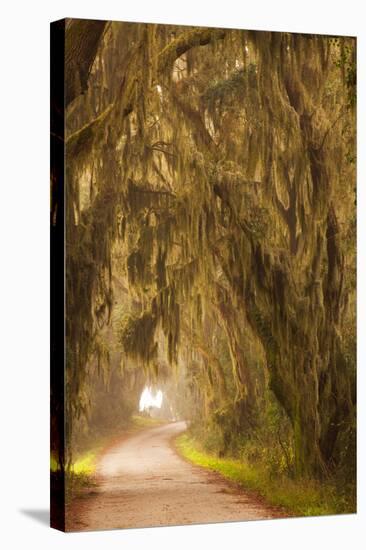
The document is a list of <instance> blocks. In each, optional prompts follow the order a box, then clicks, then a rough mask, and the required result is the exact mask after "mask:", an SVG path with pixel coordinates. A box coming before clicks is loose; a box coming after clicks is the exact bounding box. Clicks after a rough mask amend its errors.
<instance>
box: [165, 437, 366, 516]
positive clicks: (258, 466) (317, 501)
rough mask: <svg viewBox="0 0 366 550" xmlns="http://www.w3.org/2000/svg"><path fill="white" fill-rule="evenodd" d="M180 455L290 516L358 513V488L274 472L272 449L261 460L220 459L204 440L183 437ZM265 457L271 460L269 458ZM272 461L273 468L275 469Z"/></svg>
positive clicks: (179, 442)
mask: <svg viewBox="0 0 366 550" xmlns="http://www.w3.org/2000/svg"><path fill="white" fill-rule="evenodd" d="M175 446H176V449H177V450H178V452H179V453H180V454H181V455H182V456H183V457H184V458H185V459H187V460H189V461H190V462H192V463H193V464H196V465H198V466H202V467H204V468H207V469H208V470H212V471H214V472H218V473H219V474H221V475H222V476H223V477H224V478H226V479H228V480H230V481H234V482H235V483H237V484H238V485H240V486H241V487H242V488H243V489H245V490H247V491H248V490H249V491H253V492H254V493H255V494H257V495H259V496H260V497H263V498H264V500H265V501H266V502H267V503H268V504H270V505H272V506H275V507H279V508H280V509H282V510H283V512H284V515H289V516H292V515H294V516H321V515H331V514H342V513H343V514H345V513H354V512H356V504H355V496H356V495H355V486H354V485H353V484H350V485H349V486H346V487H344V485H343V486H342V488H341V489H340V488H339V487H338V486H337V484H336V482H335V481H334V480H333V481H330V480H329V481H328V482H327V481H324V480H323V481H321V482H320V481H317V480H315V479H296V478H294V477H290V476H289V475H288V473H287V474H286V473H285V472H282V473H281V474H279V473H278V470H274V469H273V459H274V457H273V456H272V457H271V456H270V455H271V450H269V449H267V452H266V453H265V452H264V449H263V458H262V459H261V460H255V461H254V460H249V459H248V458H245V457H243V456H242V457H241V459H238V458H230V457H225V458H223V457H219V456H218V455H217V454H215V453H213V452H209V451H207V448H206V449H205V447H204V444H202V441H201V442H200V441H199V440H198V439H196V438H194V437H192V435H191V434H189V433H188V434H183V435H181V436H179V437H178V438H177V439H176V441H175ZM265 455H267V458H266V459H265ZM271 458H272V467H271Z"/></svg>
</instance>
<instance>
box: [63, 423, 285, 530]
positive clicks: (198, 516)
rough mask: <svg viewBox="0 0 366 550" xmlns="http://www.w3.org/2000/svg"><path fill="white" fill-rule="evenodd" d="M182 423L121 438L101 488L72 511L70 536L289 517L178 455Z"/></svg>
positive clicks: (100, 468) (101, 470) (99, 474)
mask: <svg viewBox="0 0 366 550" xmlns="http://www.w3.org/2000/svg"><path fill="white" fill-rule="evenodd" d="M185 430H186V424H185V422H176V423H171V424H166V425H162V426H157V427H153V428H149V429H143V430H140V431H139V432H138V433H135V434H132V435H129V436H128V437H127V438H126V437H124V438H121V439H120V441H116V442H115V443H114V444H113V445H112V446H110V447H109V448H108V449H107V450H106V451H105V452H104V453H102V454H101V456H100V459H99V460H98V462H97V466H96V474H95V480H94V481H95V483H94V484H93V485H92V486H89V487H84V488H83V490H82V491H81V492H80V493H79V495H78V497H77V498H75V499H73V500H72V501H71V502H70V503H69V505H68V506H67V513H66V530H67V531H89V530H98V529H120V528H133V527H153V526H159V525H160V526H162V525H179V524H185V525H186V524H194V523H215V522H227V521H244V520H258V519H268V518H278V517H284V514H283V512H281V511H279V510H278V509H276V508H274V507H271V506H269V505H267V504H266V503H264V501H262V500H261V499H260V498H259V497H256V496H254V495H253V494H252V493H248V492H246V491H245V490H243V489H241V488H240V487H239V486H238V485H237V484H235V483H232V482H230V481H228V480H225V479H224V478H223V477H222V476H221V475H220V474H218V473H216V472H213V471H210V470H207V469H204V468H201V467H199V466H195V465H193V464H191V463H189V462H187V461H186V460H184V459H182V458H181V457H180V456H178V454H177V453H176V451H175V449H174V447H173V445H172V440H173V438H176V437H177V436H178V435H179V434H181V433H183V432H184V431H185Z"/></svg>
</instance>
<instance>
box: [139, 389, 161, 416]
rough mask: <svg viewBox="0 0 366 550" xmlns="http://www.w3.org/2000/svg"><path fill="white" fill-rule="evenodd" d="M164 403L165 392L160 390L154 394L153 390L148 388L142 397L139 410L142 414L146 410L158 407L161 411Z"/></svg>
mask: <svg viewBox="0 0 366 550" xmlns="http://www.w3.org/2000/svg"><path fill="white" fill-rule="evenodd" d="M162 402H163V392H162V391H161V390H158V391H157V392H154V393H153V392H152V391H151V388H148V387H147V386H146V387H145V388H144V391H143V392H142V394H141V397H140V405H139V410H140V412H141V411H144V410H145V409H149V408H150V407H156V408H158V409H160V408H161V404H162Z"/></svg>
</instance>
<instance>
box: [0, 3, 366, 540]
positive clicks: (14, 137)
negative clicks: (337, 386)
mask: <svg viewBox="0 0 366 550" xmlns="http://www.w3.org/2000/svg"><path fill="white" fill-rule="evenodd" d="M362 4H363V2H362V1H360V2H356V1H350V0H348V1H346V0H343V1H342V2H340V1H338V0H329V1H324V0H323V1H321V0H316V1H313V0H292V1H281V0H273V1H272V2H271V1H267V2H265V1H260V0H254V1H252V2H248V1H247V2H246V1H245V0H241V1H237V2H235V1H234V0H224V1H222V2H213V1H212V0H211V1H210V0H201V1H199V0H183V1H180V2H177V1H175V2H174V1H173V0H170V1H167V2H163V1H157V0H150V2H149V1H147V0H146V1H140V0H129V1H126V2H121V1H118V0H115V1H110V0H88V1H85V2H82V1H81V0H80V1H76V0H74V1H69V0H62V1H60V2H46V1H43V2H42V1H28V2H27V1H24V2H20V1H16V0H11V3H10V4H8V3H5V2H4V3H3V4H2V8H1V27H0V40H1V45H0V52H1V66H0V76H1V80H0V94H1V101H0V139H1V149H0V155H1V156H0V158H1V162H0V169H1V179H0V193H1V198H0V224H1V227H0V239H1V242H0V266H1V267H0V278H1V282H0V325H1V329H0V342H1V343H0V365H1V376H0V381H1V385H0V407H1V410H0V422H1V429H0V507H1V510H0V544H1V546H2V548H5V549H6V550H7V549H12V548H19V549H23V548H28V547H36V548H38V549H45V548H53V549H58V548H70V549H73V548H78V549H84V548H85V549H88V550H92V549H93V548H100V547H101V546H102V548H103V549H106V550H107V549H109V548H120V547H122V546H123V547H124V548H153V549H155V548H162V549H164V548H172V547H174V549H175V548H178V549H179V548H189V549H191V548H192V549H196V548H197V549H200V548H212V549H216V548H256V549H257V548H259V549H261V548H268V547H272V548H281V549H287V548H291V549H293V548H296V549H303V548H304V549H305V548H306V549H309V548H310V549H312V550H316V549H318V548H319V549H320V548H323V547H327V548H332V549H338V548H339V549H341V548H342V549H343V548H352V550H353V549H358V548H362V547H365V546H364V544H365V543H364V542H362V523H363V522H364V525H365V526H366V523H365V519H366V512H365V510H366V504H365V496H366V490H365V388H366V381H365V374H364V357H365V340H366V338H365V335H366V333H365V326H366V324H365V311H366V309H365V301H366V291H365V288H364V284H365V283H364V281H365V237H366V231H365V223H366V222H365V220H366V215H365V213H364V212H365V206H366V205H365V189H364V177H365V158H366V157H365V124H366V113H365V59H366V52H365V40H366V29H365V20H366V19H365V18H364V16H363V13H362ZM65 16H68V17H84V18H100V19H117V20H127V21H148V22H160V23H186V24H195V25H207V26H222V27H225V26H227V27H239V28H246V29H268V30H282V31H305V32H317V33H329V34H351V35H357V36H358V49H359V64H358V78H359V114H358V130H359V154H358V169H359V176H358V201H359V202H358V224H359V233H358V235H359V252H358V264H359V281H360V284H359V291H358V294H359V295H358V298H359V308H358V327H359V335H358V344H359V360H358V375H359V405H358V411H359V513H358V515H357V516H343V517H325V518H317V519H292V520H276V521H265V522H263V521H262V522H248V523H240V524H239V523H236V524H221V525H211V526H194V527H171V528H155V529H140V530H128V531H109V532H107V531H105V532H99V533H80V534H67V535H65V534H63V533H59V532H56V531H54V530H51V529H49V528H48V527H47V526H46V522H47V515H46V514H47V509H48V502H49V496H48V491H49V482H48V466H49V455H48V446H49V435H48V431H49V412H48V411H49V22H50V21H51V20H55V19H60V18H63V17H65ZM362 432H363V433H362ZM32 515H33V516H37V517H38V519H35V518H34V517H32ZM40 517H41V518H43V522H42V521H40V520H39V518H40ZM364 531H365V533H364V537H363V538H366V537H365V534H366V527H364Z"/></svg>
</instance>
